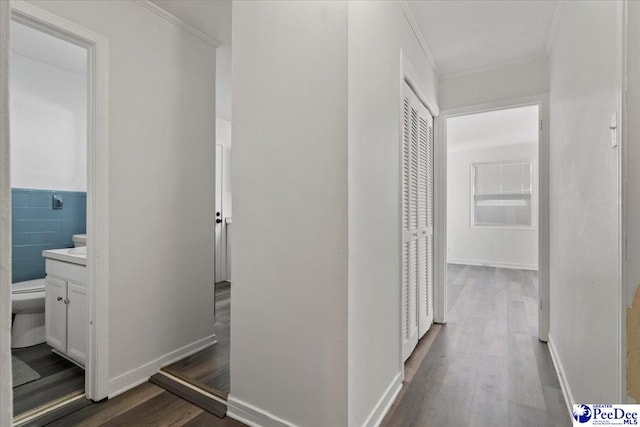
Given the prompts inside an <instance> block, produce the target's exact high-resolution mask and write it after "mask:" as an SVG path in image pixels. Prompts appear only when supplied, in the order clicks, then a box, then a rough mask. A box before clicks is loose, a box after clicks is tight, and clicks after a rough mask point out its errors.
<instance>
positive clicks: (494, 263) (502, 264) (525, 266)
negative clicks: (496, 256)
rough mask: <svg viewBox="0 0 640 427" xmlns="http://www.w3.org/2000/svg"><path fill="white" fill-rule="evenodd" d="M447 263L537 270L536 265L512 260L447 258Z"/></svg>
mask: <svg viewBox="0 0 640 427" xmlns="http://www.w3.org/2000/svg"><path fill="white" fill-rule="evenodd" d="M447 264H462V265H474V266H478V267H495V268H513V269H515V270H534V271H537V270H538V266H537V265H532V264H518V263H513V262H500V261H480V260H476V259H458V258H447Z"/></svg>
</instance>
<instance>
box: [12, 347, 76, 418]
mask: <svg viewBox="0 0 640 427" xmlns="http://www.w3.org/2000/svg"><path fill="white" fill-rule="evenodd" d="M11 353H12V354H13V355H14V356H16V357H17V358H18V359H20V360H22V361H23V362H25V363H26V364H27V365H29V366H30V367H31V369H33V370H34V371H36V372H37V373H38V374H40V378H39V379H37V380H35V381H31V382H30V383H27V384H23V385H21V386H19V387H15V388H14V389H13V413H14V415H16V416H17V415H20V414H23V413H25V412H27V411H30V410H32V409H35V408H38V407H40V406H42V405H45V404H47V403H49V402H52V401H54V400H57V399H60V398H62V397H64V396H67V395H70V394H72V393H74V392H82V391H84V369H82V368H79V367H78V366H76V365H75V364H73V363H71V362H69V361H68V360H67V359H65V358H63V357H61V356H58V355H57V354H55V353H53V352H52V351H51V347H49V346H48V345H47V344H40V345H36V346H33V347H27V348H19V349H13V350H11Z"/></svg>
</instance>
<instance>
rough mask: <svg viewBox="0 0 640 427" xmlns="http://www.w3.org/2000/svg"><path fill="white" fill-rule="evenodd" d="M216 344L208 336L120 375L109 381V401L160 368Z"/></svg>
mask: <svg viewBox="0 0 640 427" xmlns="http://www.w3.org/2000/svg"><path fill="white" fill-rule="evenodd" d="M215 343H216V336H215V334H214V335H209V336H208V337H204V338H202V339H200V340H198V341H196V342H193V343H191V344H187V345H185V346H184V347H180V348H178V349H176V350H173V351H171V352H169V353H167V354H164V355H162V356H160V357H158V358H157V359H154V360H152V361H150V362H148V363H145V364H144V365H142V366H139V367H137V368H135V369H132V370H130V371H127V372H125V373H124V374H120V375H118V376H117V377H115V378H112V379H110V380H109V399H112V398H114V397H116V396H117V395H119V394H122V393H124V392H125V391H128V390H131V389H132V388H134V387H137V386H139V385H140V384H142V383H144V382H146V381H148V380H149V378H150V377H151V376H152V375H154V374H155V373H157V372H158V371H159V370H160V369H161V368H163V367H165V366H167V365H170V364H172V363H174V362H177V361H178V360H180V359H184V358H185V357H188V356H191V355H192V354H194V353H197V352H199V351H200V350H203V349H205V348H207V347H209V346H211V345H213V344H215Z"/></svg>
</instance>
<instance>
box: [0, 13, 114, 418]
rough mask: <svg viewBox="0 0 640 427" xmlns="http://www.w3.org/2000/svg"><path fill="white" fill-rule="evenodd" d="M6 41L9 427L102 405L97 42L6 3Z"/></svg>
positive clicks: (101, 123) (101, 88)
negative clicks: (8, 39) (8, 8)
mask: <svg viewBox="0 0 640 427" xmlns="http://www.w3.org/2000/svg"><path fill="white" fill-rule="evenodd" d="M9 32H10V34H11V44H10V48H9V50H10V52H9V54H8V56H9V82H8V89H9V92H10V94H11V96H10V97H9V98H10V103H9V118H10V120H9V128H10V132H9V135H10V138H9V141H8V145H9V153H10V155H9V156H8V157H4V158H2V159H1V160H2V165H1V166H2V168H6V169H5V170H10V179H8V180H4V182H3V183H2V191H0V194H1V200H0V203H1V204H2V205H3V206H8V207H10V209H11V224H10V230H8V229H6V228H5V229H3V231H8V232H9V231H10V233H11V236H12V238H11V240H9V239H7V238H5V236H7V235H8V233H7V234H3V235H2V241H1V242H0V246H1V248H2V251H3V252H4V253H7V254H11V256H10V257H9V261H10V262H11V264H10V265H11V268H8V267H7V269H6V271H8V272H10V273H11V274H10V277H7V276H4V277H3V285H4V284H5V283H4V281H5V280H7V282H8V284H10V287H8V288H10V292H7V293H2V302H3V307H7V308H8V307H11V315H10V319H7V321H9V322H11V323H10V325H11V330H10V337H9V336H7V335H3V337H2V339H3V342H6V343H7V344H6V346H4V345H5V344H3V349H2V351H3V355H4V354H6V353H5V351H6V352H7V353H8V350H9V347H11V351H10V352H11V354H10V356H9V357H8V358H9V360H10V361H11V366H12V370H11V371H12V375H11V377H9V378H10V380H9V381H7V382H4V383H3V384H2V385H1V386H2V388H3V395H8V394H7V392H6V389H5V388H4V387H11V388H12V389H13V391H12V395H13V402H4V403H3V404H2V411H3V412H4V413H6V414H12V415H13V424H14V425H17V426H18V425H26V424H31V423H35V424H38V423H39V422H40V421H41V420H42V419H43V418H42V417H45V418H46V417H51V416H54V414H55V413H60V412H64V411H65V410H67V409H68V408H69V407H70V406H72V407H73V408H74V409H75V410H77V409H79V407H82V406H84V405H88V404H90V403H91V401H90V400H89V399H92V400H101V399H102V398H104V397H106V396H107V395H108V387H107V386H108V384H107V365H106V362H107V361H108V359H107V355H108V347H107V345H106V344H107V338H108V335H107V330H106V326H107V325H108V322H107V321H106V320H107V318H106V315H107V313H108V298H107V295H108V268H107V266H108V212H109V210H108V164H107V161H108V153H109V150H108V139H107V133H106V130H107V127H106V123H107V116H106V112H107V109H106V97H105V96H106V93H107V90H106V89H107V73H106V72H107V67H106V59H107V49H106V48H107V41H106V39H105V38H104V37H102V36H100V35H97V34H95V33H92V32H90V31H88V30H86V29H84V28H82V27H79V26H77V25H75V24H72V23H70V22H68V21H64V20H62V19H60V18H58V17H57V16H55V15H52V14H50V13H48V12H46V11H44V10H42V9H40V8H38V7H36V6H33V5H31V4H28V3H24V2H12V3H11V23H10V25H9ZM87 236H88V238H87ZM98 254H99V255H100V256H98ZM3 261H4V260H3ZM3 268H4V265H3ZM9 280H11V281H10V282H9ZM97 301H100V304H97ZM5 304H6V305H5ZM7 317H9V316H7ZM98 349H99V350H100V351H98ZM9 378H7V379H9ZM70 403H73V405H69V404H70ZM5 411H6V412H5Z"/></svg>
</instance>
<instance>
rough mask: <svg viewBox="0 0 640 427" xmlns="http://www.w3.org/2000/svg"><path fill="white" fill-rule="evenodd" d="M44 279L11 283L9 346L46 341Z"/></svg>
mask: <svg viewBox="0 0 640 427" xmlns="http://www.w3.org/2000/svg"><path fill="white" fill-rule="evenodd" d="M44 294H45V287H44V279H36V280H28V281H26V282H18V283H13V284H12V285H11V312H12V313H13V314H14V316H15V317H14V318H13V326H12V328H11V348H22V347H31V346H32V345H37V344H42V343H44V342H45V341H46V335H45V328H44Z"/></svg>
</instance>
